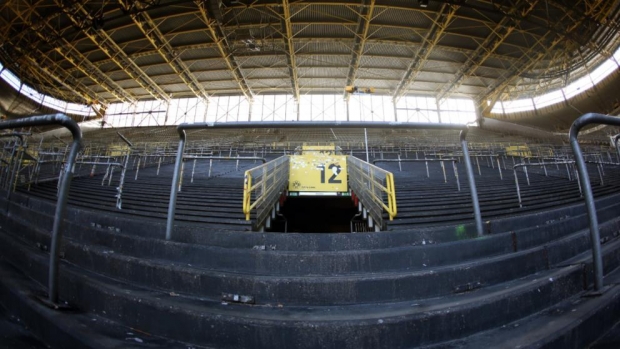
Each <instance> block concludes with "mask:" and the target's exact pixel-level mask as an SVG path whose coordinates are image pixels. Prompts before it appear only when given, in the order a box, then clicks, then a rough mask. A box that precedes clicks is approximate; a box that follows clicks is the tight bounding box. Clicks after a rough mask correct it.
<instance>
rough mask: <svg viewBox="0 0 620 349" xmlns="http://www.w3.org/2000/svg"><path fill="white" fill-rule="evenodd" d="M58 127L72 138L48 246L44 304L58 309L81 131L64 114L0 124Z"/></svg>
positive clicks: (2, 128) (9, 126) (5, 126)
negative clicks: (64, 233) (64, 227)
mask: <svg viewBox="0 0 620 349" xmlns="http://www.w3.org/2000/svg"><path fill="white" fill-rule="evenodd" d="M45 125H60V126H63V127H65V128H67V129H68V130H69V131H70V132H71V135H72V137H73V142H72V143H71V150H70V152H69V157H68V158H67V166H66V167H65V175H64V176H62V179H61V184H60V191H59V194H58V200H57V201H56V211H55V212H54V224H53V226H52V243H51V246H50V263H49V276H48V286H49V290H48V293H49V294H48V299H47V300H46V304H48V305H50V306H52V307H54V308H58V306H59V305H58V259H59V251H60V245H61V241H62V229H61V228H62V223H63V217H64V214H65V208H66V206H67V199H68V197H69V188H70V187H71V180H72V179H73V167H74V166H73V165H74V163H75V159H76V157H77V154H78V152H79V150H80V147H81V142H82V130H81V129H80V126H78V124H77V123H76V122H75V121H74V120H73V119H71V118H70V117H68V116H66V115H64V114H52V115H41V116H33V117H29V118H23V119H16V120H8V121H3V122H0V130H4V129H13V128H20V127H32V126H45Z"/></svg>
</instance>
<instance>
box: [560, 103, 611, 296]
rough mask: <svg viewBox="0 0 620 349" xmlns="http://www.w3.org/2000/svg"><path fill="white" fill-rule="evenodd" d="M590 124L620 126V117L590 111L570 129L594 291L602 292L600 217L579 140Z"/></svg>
mask: <svg viewBox="0 0 620 349" xmlns="http://www.w3.org/2000/svg"><path fill="white" fill-rule="evenodd" d="M589 124H604V125H614V126H620V119H618V118H615V117H611V116H607V115H602V114H595V113H589V114H585V115H582V116H580V117H579V118H577V120H575V121H574V122H573V125H572V126H571V128H570V131H569V139H570V146H571V148H572V150H573V155H574V156H575V165H577V170H578V171H579V181H580V182H581V186H582V188H583V196H584V198H585V204H586V209H587V211H588V219H589V221H590V243H591V244H592V264H593V266H594V291H595V292H597V293H598V294H600V292H601V291H602V289H603V256H602V253H601V239H600V233H599V228H598V218H597V216H596V206H595V204H594V195H593V194H592V186H591V185H590V176H589V175H588V170H587V168H586V163H585V161H584V159H583V153H582V151H581V147H580V146H579V141H578V140H577V137H578V136H579V131H580V130H581V128H583V127H584V126H586V125H589Z"/></svg>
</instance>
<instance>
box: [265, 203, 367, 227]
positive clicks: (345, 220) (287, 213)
mask: <svg viewBox="0 0 620 349" xmlns="http://www.w3.org/2000/svg"><path fill="white" fill-rule="evenodd" d="M356 213H357V207H356V206H355V205H354V204H353V201H352V200H351V198H350V197H348V196H347V197H333V196H332V197H289V198H287V200H286V203H285V204H284V206H282V208H281V214H282V215H283V216H284V217H285V218H286V223H287V229H286V230H287V232H289V233H349V232H351V220H352V219H353V218H354V216H355V214H356ZM284 230H285V229H284V220H283V219H281V218H280V219H277V220H276V221H275V222H274V225H273V231H280V232H284Z"/></svg>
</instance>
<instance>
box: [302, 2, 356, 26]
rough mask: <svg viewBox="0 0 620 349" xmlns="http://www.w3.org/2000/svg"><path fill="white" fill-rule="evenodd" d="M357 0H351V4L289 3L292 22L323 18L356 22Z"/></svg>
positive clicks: (315, 20)
mask: <svg viewBox="0 0 620 349" xmlns="http://www.w3.org/2000/svg"><path fill="white" fill-rule="evenodd" d="M359 4H360V3H359V2H358V1H352V2H351V5H352V6H342V5H337V4H334V5H328V4H325V3H323V4H312V3H310V2H300V3H297V4H296V3H291V15H292V19H291V20H292V21H293V23H294V22H320V21H325V19H330V20H331V21H338V22H343V23H352V24H355V23H357V19H358V17H359V16H358V14H357V12H358V11H359V6H356V5H359Z"/></svg>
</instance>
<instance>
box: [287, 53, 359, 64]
mask: <svg viewBox="0 0 620 349" xmlns="http://www.w3.org/2000/svg"><path fill="white" fill-rule="evenodd" d="M350 62H351V54H350V53H349V54H342V55H337V56H336V55H302V56H299V58H298V59H297V67H334V66H345V67H347V66H348V65H349V63H350Z"/></svg>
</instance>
